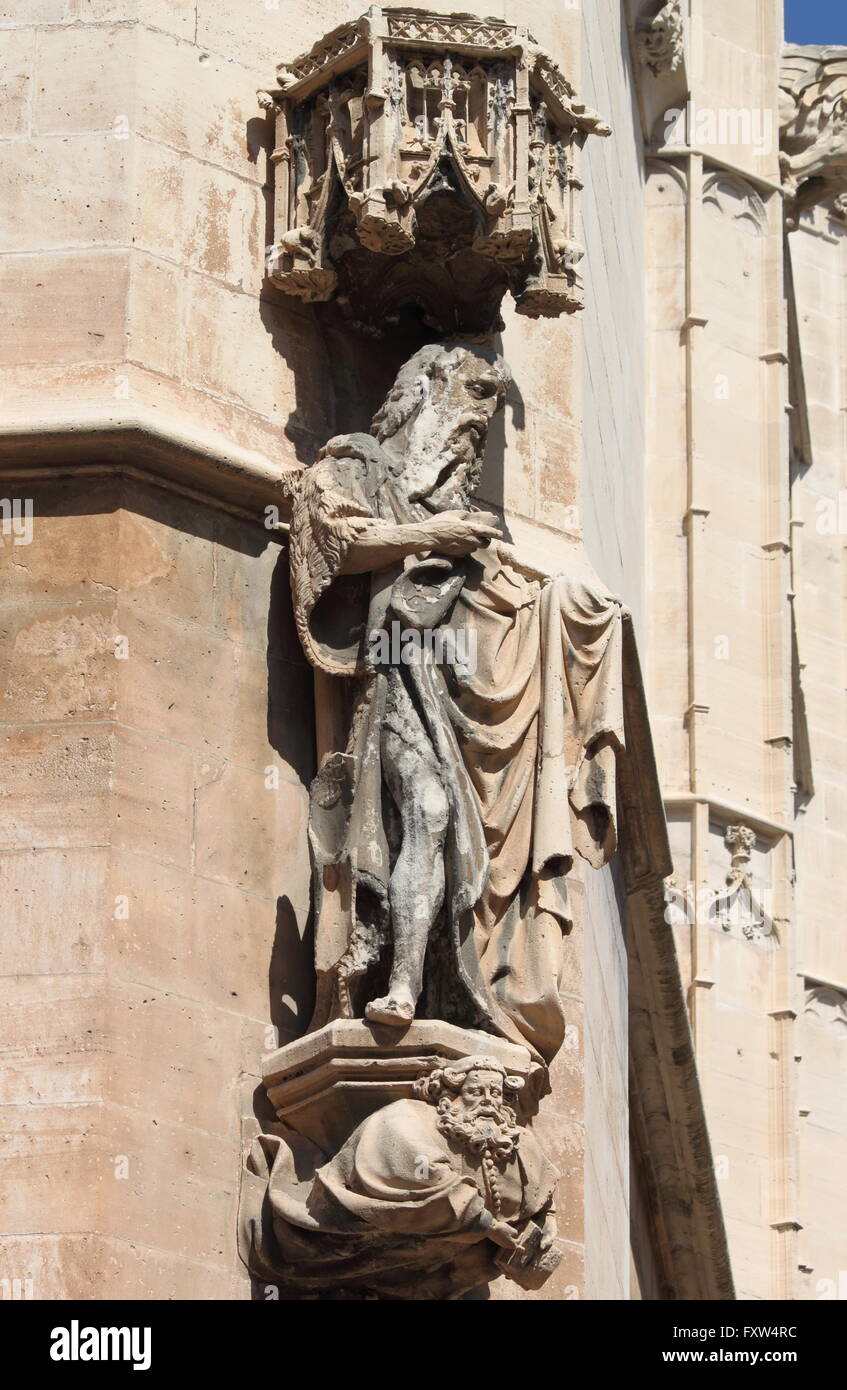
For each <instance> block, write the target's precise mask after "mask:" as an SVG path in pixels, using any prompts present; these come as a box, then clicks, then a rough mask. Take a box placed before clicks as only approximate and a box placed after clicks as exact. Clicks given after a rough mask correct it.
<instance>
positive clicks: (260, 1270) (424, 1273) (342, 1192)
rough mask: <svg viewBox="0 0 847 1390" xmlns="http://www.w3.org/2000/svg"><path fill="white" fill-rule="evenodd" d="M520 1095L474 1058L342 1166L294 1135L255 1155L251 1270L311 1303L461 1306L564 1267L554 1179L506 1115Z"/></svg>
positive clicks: (361, 1135) (247, 1250) (247, 1200)
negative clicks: (352, 1294)
mask: <svg viewBox="0 0 847 1390" xmlns="http://www.w3.org/2000/svg"><path fill="white" fill-rule="evenodd" d="M522 1085H523V1080H522V1078H521V1077H517V1076H513V1075H510V1074H509V1073H508V1072H507V1070H506V1068H505V1067H503V1066H502V1065H501V1063H500V1062H498V1061H497V1060H496V1059H494V1058H492V1057H485V1056H474V1057H466V1058H464V1059H462V1060H461V1061H459V1062H456V1063H453V1064H451V1065H450V1066H446V1067H438V1068H436V1069H435V1070H433V1071H431V1072H429V1073H427V1074H425V1075H424V1076H422V1077H421V1078H420V1079H419V1081H418V1082H417V1083H416V1085H415V1092H416V1095H415V1098H412V1099H407V1100H398V1101H394V1102H393V1103H391V1104H390V1105H387V1106H385V1107H384V1108H382V1109H380V1110H376V1111H375V1112H374V1113H373V1114H372V1115H370V1116H369V1117H368V1118H367V1119H366V1120H364V1121H363V1123H361V1124H360V1125H359V1126H358V1127H357V1128H356V1129H355V1130H354V1132H353V1133H352V1134H351V1136H350V1138H349V1139H348V1141H347V1143H346V1144H344V1145H343V1147H342V1148H341V1149H340V1151H339V1152H338V1153H337V1154H336V1155H335V1156H334V1157H330V1158H327V1156H325V1155H322V1154H321V1153H320V1151H319V1150H318V1149H317V1148H316V1146H315V1145H314V1144H311V1143H309V1141H308V1140H305V1139H303V1138H301V1137H300V1136H298V1135H296V1134H294V1133H293V1132H292V1131H286V1132H284V1133H282V1134H279V1135H262V1136H260V1137H259V1138H258V1139H257V1140H256V1143H255V1144H254V1147H253V1151H252V1153H251V1156H250V1159H249V1161H248V1170H249V1171H248V1173H247V1174H245V1178H244V1186H243V1189H242V1231H241V1236H242V1251H243V1253H244V1258H245V1261H246V1263H247V1264H248V1266H249V1268H250V1269H251V1271H252V1273H253V1274H254V1275H255V1276H256V1277H257V1278H259V1279H262V1280H265V1281H266V1282H271V1283H276V1284H280V1285H281V1286H282V1287H283V1289H287V1288H290V1289H291V1290H292V1291H296V1292H297V1293H299V1294H300V1295H302V1294H303V1293H304V1292H305V1293H306V1294H308V1293H310V1292H311V1293H313V1294H318V1293H320V1292H321V1291H333V1292H336V1293H337V1292H339V1291H344V1290H347V1291H359V1292H360V1293H370V1294H375V1295H377V1296H379V1297H386V1298H400V1299H406V1298H409V1297H413V1298H427V1299H430V1298H437V1299H443V1298H455V1297H458V1296H459V1295H461V1294H462V1293H464V1292H467V1291H468V1290H470V1289H472V1288H476V1287H478V1286H479V1285H481V1284H484V1283H486V1282H488V1281H489V1280H490V1279H492V1278H496V1277H497V1275H498V1274H501V1273H502V1274H505V1275H506V1276H507V1277H508V1278H510V1279H513V1280H515V1281H516V1282H517V1283H518V1284H520V1285H521V1286H522V1287H524V1288H538V1287H540V1285H541V1284H542V1283H543V1282H544V1280H545V1279H546V1278H547V1277H548V1276H549V1274H550V1273H551V1272H552V1271H553V1270H554V1269H555V1268H556V1266H557V1265H558V1263H559V1261H560V1258H561V1255H560V1253H559V1251H558V1250H557V1249H556V1247H555V1244H554V1239H555V1234H556V1227H555V1219H554V1213H553V1190H554V1185H555V1181H556V1178H557V1176H558V1175H557V1174H556V1172H555V1170H554V1168H553V1167H552V1165H551V1164H550V1163H549V1162H548V1160H547V1159H546V1158H545V1157H544V1155H543V1153H542V1152H541V1150H540V1148H539V1147H538V1144H537V1142H536V1140H535V1137H534V1135H533V1133H532V1131H531V1130H529V1129H527V1128H525V1127H523V1126H522V1125H520V1124H519V1123H518V1119H517V1115H516V1111H515V1109H514V1108H513V1106H512V1105H510V1104H509V1099H510V1098H514V1097H515V1096H516V1094H517V1092H518V1091H519V1090H520V1088H521V1087H522Z"/></svg>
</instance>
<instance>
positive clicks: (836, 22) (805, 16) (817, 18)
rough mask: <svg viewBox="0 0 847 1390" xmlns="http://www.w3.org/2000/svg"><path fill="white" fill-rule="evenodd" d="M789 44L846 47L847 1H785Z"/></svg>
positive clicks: (786, 32) (786, 34)
mask: <svg viewBox="0 0 847 1390" xmlns="http://www.w3.org/2000/svg"><path fill="white" fill-rule="evenodd" d="M785 37H786V39H787V40H788V42H789V43H843V44H847V0H785Z"/></svg>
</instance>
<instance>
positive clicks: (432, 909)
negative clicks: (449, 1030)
mask: <svg viewBox="0 0 847 1390" xmlns="http://www.w3.org/2000/svg"><path fill="white" fill-rule="evenodd" d="M421 735H422V736H423V730H421ZM382 758H383V771H384V774H385V777H386V781H387V782H388V786H389V789H390V791H391V795H392V797H393V799H394V801H395V803H396V805H397V809H398V812H399V814H400V820H401V824H402V834H403V842H402V846H401V849H400V853H399V855H398V857H397V861H396V863H395V865H394V872H393V873H392V875H391V881H390V883H389V889H388V893H389V904H390V907H391V923H392V935H393V940H394V960H393V964H392V968H391V978H390V980H389V984H388V994H387V995H385V996H384V998H382V999H374V1000H373V1001H372V1002H371V1003H370V1004H368V1005H367V1007H366V1009H365V1017H366V1018H369V1019H371V1021H372V1022H374V1023H389V1024H394V1025H395V1026H402V1025H403V1024H405V1023H410V1022H411V1020H412V1019H413V1018H414V1016H415V1006H416V1005H417V1002H418V997H419V995H420V992H421V986H422V984H423V967H424V957H425V955H426V945H427V941H428V939H429V934H430V931H431V930H432V928H433V926H434V924H435V921H436V918H437V917H438V914H439V912H440V911H441V905H442V903H443V901H444V841H445V837H446V834H447V824H448V820H449V807H448V802H447V794H446V792H445V790H444V787H443V786H442V783H441V779H440V777H439V775H438V770H437V768H436V767H435V766H434V765H433V762H432V756H431V754H430V755H429V756H427V752H426V750H422V751H418V750H417V749H416V748H415V747H414V746H412V745H411V744H410V743H408V742H406V741H405V739H401V738H399V737H398V735H397V734H396V733H394V732H392V731H391V730H387V731H386V732H385V734H384V735H383V740H382Z"/></svg>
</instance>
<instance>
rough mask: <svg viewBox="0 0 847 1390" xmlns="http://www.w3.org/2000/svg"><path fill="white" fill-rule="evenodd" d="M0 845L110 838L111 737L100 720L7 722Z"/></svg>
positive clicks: (59, 844)
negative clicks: (72, 723) (69, 724)
mask: <svg viewBox="0 0 847 1390" xmlns="http://www.w3.org/2000/svg"><path fill="white" fill-rule="evenodd" d="M0 749H2V755H3V791H2V796H0V808H2V812H3V814H2V818H0V849H8V850H32V849H52V848H69V847H71V846H74V845H101V844H106V843H107V842H108V836H109V828H110V814H109V804H108V799H109V790H110V780H111V777H112V773H113V769H114V739H113V736H112V734H111V733H110V732H109V731H108V729H104V727H103V726H101V725H96V724H95V725H85V724H78V725H76V726H75V727H74V728H73V729H63V728H61V727H58V728H56V727H54V726H50V725H42V726H38V725H36V726H30V727H25V728H7V729H5V730H3V732H2V734H0Z"/></svg>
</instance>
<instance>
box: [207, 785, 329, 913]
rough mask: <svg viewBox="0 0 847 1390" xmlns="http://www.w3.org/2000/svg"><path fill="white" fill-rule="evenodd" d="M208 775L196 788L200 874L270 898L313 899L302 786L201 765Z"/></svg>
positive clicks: (305, 810)
mask: <svg viewBox="0 0 847 1390" xmlns="http://www.w3.org/2000/svg"><path fill="white" fill-rule="evenodd" d="M204 766H207V767H208V772H207V773H206V774H205V777H204V780H202V781H201V782H200V783H199V784H198V785H197V787H196V792H195V826H194V844H195V854H196V867H197V872H198V873H201V874H203V875H204V876H205V877H208V878H211V879H214V880H216V881H219V882H223V883H229V884H232V885H236V886H238V885H241V886H243V887H245V888H246V889H247V890H248V891H249V892H253V893H258V894H260V895H261V896H263V897H266V898H273V897H277V896H279V895H281V894H287V895H288V896H289V897H290V898H291V899H292V901H294V902H304V901H306V899H307V896H308V885H309V878H310V869H309V861H308V855H307V853H306V815H307V810H308V806H307V796H306V791H305V789H304V788H302V787H299V786H297V787H295V786H293V785H292V784H291V783H288V782H284V783H283V782H280V786H279V788H278V789H276V790H274V789H272V788H269V787H267V786H266V785H265V776H264V775H263V774H262V773H261V772H254V771H252V770H250V769H247V768H242V767H236V766H235V765H233V764H223V763H217V764H214V763H213V762H212V761H211V760H209V759H206V760H201V761H200V763H199V766H198V775H199V776H201V777H203V776H204V774H203V771H202V770H203V767H204Z"/></svg>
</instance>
